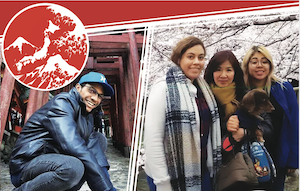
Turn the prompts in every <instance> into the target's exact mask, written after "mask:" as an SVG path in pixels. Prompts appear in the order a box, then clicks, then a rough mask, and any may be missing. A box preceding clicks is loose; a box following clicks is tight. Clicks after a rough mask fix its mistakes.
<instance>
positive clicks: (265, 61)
mask: <svg viewBox="0 0 300 191" xmlns="http://www.w3.org/2000/svg"><path fill="white" fill-rule="evenodd" d="M259 63H260V64H261V65H262V66H267V65H269V64H270V61H269V60H268V59H266V58H263V59H261V60H260V61H259V60H258V59H257V58H253V59H251V60H250V64H251V65H252V66H258V64H259Z"/></svg>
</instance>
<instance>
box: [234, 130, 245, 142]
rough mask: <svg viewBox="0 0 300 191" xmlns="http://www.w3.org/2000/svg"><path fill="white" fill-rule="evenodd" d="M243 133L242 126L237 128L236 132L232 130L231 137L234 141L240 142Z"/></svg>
mask: <svg viewBox="0 0 300 191" xmlns="http://www.w3.org/2000/svg"><path fill="white" fill-rule="evenodd" d="M244 135H245V131H244V128H239V129H238V130H237V131H236V132H232V137H233V138H234V140H235V141H236V142H240V141H241V140H242V139H243V137H244Z"/></svg>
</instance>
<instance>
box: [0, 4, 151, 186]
mask: <svg viewBox="0 0 300 191" xmlns="http://www.w3.org/2000/svg"><path fill="white" fill-rule="evenodd" d="M48 9H50V10H51V8H48ZM49 14H54V15H51V16H49V15H48V16H47V17H46V16H45V17H44V18H43V19H45V20H43V21H42V20H40V21H39V22H41V23H43V24H44V25H43V27H44V28H42V27H41V30H39V32H37V33H36V34H35V40H30V38H31V39H33V38H32V35H31V37H30V34H26V33H23V34H22V39H26V41H25V40H23V41H17V39H21V37H20V35H11V34H12V33H8V32H7V31H8V30H7V31H6V32H7V33H6V34H10V36H9V38H10V42H9V43H7V44H6V45H5V43H3V42H5V41H3V39H2V41H0V42H1V43H2V44H1V46H0V52H1V54H0V61H1V90H0V93H1V100H0V102H1V137H0V141H1V181H0V182H1V185H0V190H3V191H10V190H81V191H89V190H126V187H127V183H128V172H129V170H128V169H129V163H130V154H131V149H132V148H131V147H132V146H131V145H132V137H133V126H134V117H135V108H136V96H137V91H138V83H139V71H140V60H141V55H142V48H143V42H144V39H145V37H144V29H141V28H139V29H137V28H132V29H122V30H118V31H109V32H107V33H105V34H103V33H101V34H99V33H97V29H95V28H93V30H89V29H86V32H87V36H84V35H83V38H82V39H80V41H78V40H79V38H76V34H74V33H73V32H74V30H75V28H76V24H77V23H76V24H74V23H73V24H72V22H69V23H67V24H66V22H64V24H66V25H65V27H68V30H65V29H66V28H63V27H64V26H63V25H62V24H61V23H60V22H59V19H60V16H61V15H62V13H59V12H58V11H57V10H56V11H50V13H49ZM52 16H53V17H52ZM64 19H66V17H64ZM71 20H72V18H69V21H71ZM42 29H43V30H42ZM62 30H64V31H62ZM25 31H26V30H25ZM28 31H29V30H28ZM95 31H96V32H95ZM26 37H29V38H26ZM67 37H68V38H67ZM3 38H4V40H5V35H4V37H3ZM14 38H15V39H14ZM65 38H67V39H65ZM73 41H74V42H73ZM85 41H86V42H85ZM13 42H19V43H15V44H13ZM76 43H77V44H76ZM63 44H64V45H66V44H67V45H68V44H69V45H70V46H64V45H63ZM74 44H75V45H76V46H74V47H73V49H72V50H71V49H68V48H66V47H72V46H71V45H74ZM9 45H11V46H10V47H9ZM81 45H82V46H81ZM7 47H9V48H11V49H9V48H8V49H6V48H7ZM33 47H34V48H33ZM77 49H78V50H77ZM5 50H9V52H10V54H7V55H6V54H5V53H3V52H4V51H5ZM80 51H81V52H80ZM11 52H14V54H11ZM84 52H85V53H84ZM17 53H18V54H17ZM71 54H72V55H75V56H74V57H71V56H70V55H71ZM80 54H86V55H83V56H82V55H80ZM13 55H17V56H16V57H14V56H13ZM58 57H59V58H60V59H59V60H58V59H56V58H58ZM85 57H86V58H85ZM7 62H10V64H11V65H9V64H8V63H7ZM78 62H82V63H81V66H78V65H77V63H78ZM74 63H75V64H74ZM66 64H68V66H69V67H67V68H66V67H64V66H65V65H66ZM75 69H76V70H75ZM13 71H14V72H13ZM68 80H69V81H68ZM27 82H28V83H27ZM40 87H44V89H40Z"/></svg>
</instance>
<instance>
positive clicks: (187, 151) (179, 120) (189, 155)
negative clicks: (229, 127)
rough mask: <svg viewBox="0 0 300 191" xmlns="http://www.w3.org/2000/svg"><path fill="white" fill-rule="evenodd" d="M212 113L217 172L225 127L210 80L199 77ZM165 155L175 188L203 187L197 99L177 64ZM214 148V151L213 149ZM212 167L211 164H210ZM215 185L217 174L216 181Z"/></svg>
mask: <svg viewBox="0 0 300 191" xmlns="http://www.w3.org/2000/svg"><path fill="white" fill-rule="evenodd" d="M196 80H197V82H198V84H199V86H200V88H201V90H202V92H203V95H204V98H205V99H206V102H207V105H208V107H209V110H210V112H211V116H212V125H211V128H210V130H209V142H208V147H207V150H208V161H209V160H210V161H211V163H212V164H211V166H212V169H210V170H211V171H212V173H213V175H216V173H217V171H218V170H219V167H220V165H221V160H222V156H221V129H220V119H219V113H218V108H217V103H216V101H215V99H214V95H213V94H212V92H211V91H210V88H209V86H208V85H207V83H206V82H205V81H204V79H202V78H201V77H199V78H198V79H196ZM166 82H167V90H166V91H167V92H166V101H167V107H166V127H165V137H164V145H165V156H166V161H167V166H168V173H169V175H170V178H171V185H172V188H173V190H180V191H185V190H187V191H189V190H198V191H199V190H201V150H200V148H201V147H200V133H199V131H198V130H197V129H198V128H197V122H196V115H195V110H194V106H193V101H192V99H195V98H192V97H191V96H190V91H189V89H188V79H187V78H186V76H185V75H184V73H183V72H182V70H181V69H180V67H178V66H173V67H171V68H170V69H169V71H168V72H167V77H166ZM209 151H210V152H209ZM208 167H209V166H208ZM213 185H215V176H214V183H213Z"/></svg>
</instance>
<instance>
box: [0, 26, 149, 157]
mask: <svg viewBox="0 0 300 191" xmlns="http://www.w3.org/2000/svg"><path fill="white" fill-rule="evenodd" d="M143 38H144V37H143V36H142V35H141V34H135V33H134V32H131V31H130V30H129V31H128V33H123V34H122V35H100V36H92V37H89V41H90V53H89V59H88V62H87V65H86V67H85V69H84V71H83V72H82V75H83V74H85V73H87V72H88V71H90V70H93V71H99V72H101V73H103V74H104V75H105V76H106V77H107V80H108V82H109V83H112V85H113V87H114V89H115V93H116V94H115V95H114V97H112V98H111V103H110V106H109V109H110V111H109V114H110V119H111V120H110V121H111V124H112V126H113V129H114V136H113V139H114V141H115V143H116V146H117V147H118V148H119V149H120V150H121V151H122V153H123V154H124V155H125V156H127V157H129V156H130V146H131V138H132V129H133V123H134V110H135V103H136V95H137V94H136V92H137V86H138V80H139V67H140V63H139V59H140V55H139V50H140V51H141V47H142V44H143ZM79 78H80V77H79ZM79 78H78V79H79ZM78 79H77V81H78ZM77 81H76V80H75V81H74V82H73V83H72V84H70V85H69V86H66V87H64V88H62V89H60V90H58V91H56V93H60V92H62V91H69V90H70V89H71V88H72V87H73V86H74V84H75V83H76V82H77ZM14 83H15V80H14V78H13V77H12V76H11V75H10V73H9V72H8V71H7V69H5V72H4V76H3V81H2V85H1V92H0V93H1V100H0V104H1V137H0V141H1V142H2V138H3V132H4V129H5V124H6V121H7V116H8V111H9V105H10V100H11V96H12V92H13V89H14V86H13V85H12V84H14ZM48 96H49V92H44V91H38V90H33V89H31V90H30V94H29V100H28V104H27V112H26V118H25V120H27V119H28V118H29V117H30V116H31V115H32V113H34V112H35V111H36V110H37V109H38V108H40V107H41V106H42V105H43V104H45V103H46V102H47V100H48Z"/></svg>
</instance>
